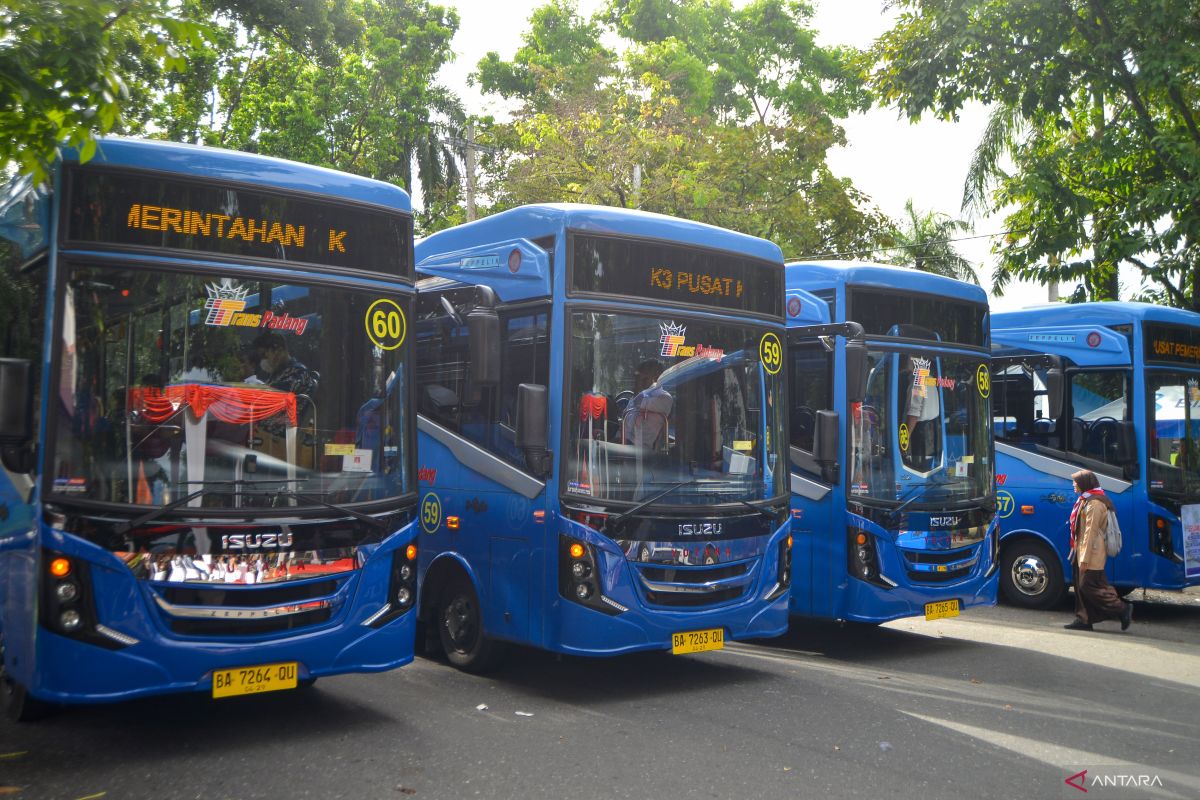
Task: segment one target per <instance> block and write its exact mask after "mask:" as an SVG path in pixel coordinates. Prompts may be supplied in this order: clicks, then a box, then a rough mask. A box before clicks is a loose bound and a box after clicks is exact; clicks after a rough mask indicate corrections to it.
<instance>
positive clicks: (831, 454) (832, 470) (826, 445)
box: [813, 409, 840, 483]
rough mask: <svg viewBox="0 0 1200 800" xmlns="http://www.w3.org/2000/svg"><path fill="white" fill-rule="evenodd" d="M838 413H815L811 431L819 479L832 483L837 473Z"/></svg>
mask: <svg viewBox="0 0 1200 800" xmlns="http://www.w3.org/2000/svg"><path fill="white" fill-rule="evenodd" d="M838 421H839V420H838V412H836V411H829V410H827V409H823V410H821V411H818V412H817V426H816V429H815V430H814V431H813V454H814V455H815V456H816V458H817V463H818V464H820V465H821V477H823V478H824V479H825V480H827V481H829V482H831V483H834V482H836V481H837V472H838V449H839V448H838V439H839V438H840V437H839V435H838Z"/></svg>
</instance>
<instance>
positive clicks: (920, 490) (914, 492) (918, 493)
mask: <svg viewBox="0 0 1200 800" xmlns="http://www.w3.org/2000/svg"><path fill="white" fill-rule="evenodd" d="M945 486H946V484H944V483H940V484H934V485H932V486H929V485H926V484H924V483H918V484H917V485H916V486H912V487H910V488H909V490H908V494H906V495H904V499H903V500H902V501H901V502H900V505H898V506H896V507H895V508H893V509H891V510H890V511H889V512H888V527H889V528H890V527H891V526H893V525H895V524H896V522H897V520H899V519H900V514H901V512H903V511H904V509H906V508H908V507H909V506H910V505H912V504H913V503H915V502H916V501H917V500H918V499H930V500H932V499H934V498H932V497H930V496H929V494H928V491H929V490H931V489H938V488H943V487H945Z"/></svg>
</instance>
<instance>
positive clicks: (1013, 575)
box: [1000, 539, 1065, 609]
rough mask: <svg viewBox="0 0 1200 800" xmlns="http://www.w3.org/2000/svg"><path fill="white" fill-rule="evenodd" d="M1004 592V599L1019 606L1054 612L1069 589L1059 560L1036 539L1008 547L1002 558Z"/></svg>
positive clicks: (1001, 576)
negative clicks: (1052, 607)
mask: <svg viewBox="0 0 1200 800" xmlns="http://www.w3.org/2000/svg"><path fill="white" fill-rule="evenodd" d="M1000 588H1001V589H1002V590H1003V591H1004V599H1006V600H1007V601H1008V602H1010V603H1012V604H1013V605H1015V606H1020V607H1021V608H1038V609H1045V608H1050V607H1051V606H1053V605H1055V604H1056V603H1058V601H1059V600H1060V599H1061V598H1062V594H1063V591H1064V589H1065V586H1064V584H1063V573H1062V567H1061V566H1059V563H1058V556H1057V555H1056V554H1055V553H1054V552H1053V551H1052V550H1051V549H1050V548H1049V547H1047V546H1046V545H1044V544H1042V543H1041V542H1038V541H1035V540H1033V539H1023V540H1020V541H1017V542H1013V543H1012V544H1008V545H1005V547H1004V549H1003V551H1001V556H1000Z"/></svg>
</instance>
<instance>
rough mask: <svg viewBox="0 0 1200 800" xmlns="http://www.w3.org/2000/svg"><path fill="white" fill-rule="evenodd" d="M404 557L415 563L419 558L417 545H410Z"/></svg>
mask: <svg viewBox="0 0 1200 800" xmlns="http://www.w3.org/2000/svg"><path fill="white" fill-rule="evenodd" d="M404 555H405V557H406V558H407V559H408V560H409V561H415V560H416V558H417V546H416V545H415V544H410V545H409V546H408V547H407V548H406V549H405V551H404Z"/></svg>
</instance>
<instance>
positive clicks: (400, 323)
mask: <svg viewBox="0 0 1200 800" xmlns="http://www.w3.org/2000/svg"><path fill="white" fill-rule="evenodd" d="M364 322H365V324H366V326H367V338H369V339H370V340H371V341H372V342H374V343H375V346H376V347H378V348H379V349H380V350H395V349H396V348H397V347H399V346H400V345H402V344H404V336H405V334H406V333H408V320H406V319H405V318H404V311H403V310H402V309H401V308H400V305H399V303H397V302H396V301H395V300H388V299H387V298H383V299H381V300H376V301H375V302H374V303H371V305H370V307H369V308H367V316H366V318H365V319H364Z"/></svg>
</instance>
